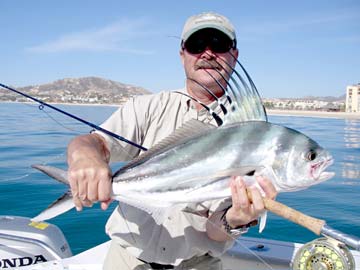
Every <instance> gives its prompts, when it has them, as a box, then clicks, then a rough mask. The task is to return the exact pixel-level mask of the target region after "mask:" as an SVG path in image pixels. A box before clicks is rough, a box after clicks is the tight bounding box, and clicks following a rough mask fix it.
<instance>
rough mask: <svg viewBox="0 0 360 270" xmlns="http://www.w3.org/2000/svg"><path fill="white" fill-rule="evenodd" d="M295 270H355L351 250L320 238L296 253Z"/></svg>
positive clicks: (327, 239) (293, 265)
mask: <svg viewBox="0 0 360 270" xmlns="http://www.w3.org/2000/svg"><path fill="white" fill-rule="evenodd" d="M292 269H293V270H354V269H355V261H354V257H353V256H352V254H351V252H350V250H349V249H348V248H347V247H346V246H345V245H344V244H343V243H341V242H338V241H336V240H334V239H331V238H325V237H324V238H318V239H315V240H314V241H311V242H309V243H306V244H304V245H303V246H302V247H301V248H300V249H299V250H298V251H297V253H296V255H295V258H294V261H293V263H292Z"/></svg>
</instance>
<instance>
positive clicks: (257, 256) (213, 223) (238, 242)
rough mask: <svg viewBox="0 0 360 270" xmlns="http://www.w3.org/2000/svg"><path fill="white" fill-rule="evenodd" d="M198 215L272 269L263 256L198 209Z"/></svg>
mask: <svg viewBox="0 0 360 270" xmlns="http://www.w3.org/2000/svg"><path fill="white" fill-rule="evenodd" d="M197 213H198V215H199V216H202V217H204V218H206V219H207V221H206V222H209V223H210V224H211V225H213V226H214V228H218V229H219V230H220V231H221V232H223V233H226V234H227V235H228V236H229V237H230V238H231V239H232V240H234V241H235V243H237V244H239V245H240V246H241V247H243V248H244V249H245V250H248V251H249V252H250V253H251V254H252V255H253V256H254V257H255V258H256V259H258V260H259V261H260V262H261V263H263V264H264V265H265V266H266V267H268V269H271V270H274V268H272V266H271V265H270V264H268V263H267V262H266V261H265V260H264V259H263V258H261V257H260V256H259V255H257V254H256V253H255V252H254V251H252V250H251V249H250V248H248V247H247V246H245V245H244V244H243V243H241V241H240V240H239V238H240V237H241V236H240V237H239V238H236V237H234V236H232V235H231V234H230V233H228V232H225V231H223V230H222V229H221V227H219V226H217V225H218V224H216V223H215V222H212V221H211V220H210V219H209V217H207V216H205V215H203V214H202V213H201V212H200V211H197Z"/></svg>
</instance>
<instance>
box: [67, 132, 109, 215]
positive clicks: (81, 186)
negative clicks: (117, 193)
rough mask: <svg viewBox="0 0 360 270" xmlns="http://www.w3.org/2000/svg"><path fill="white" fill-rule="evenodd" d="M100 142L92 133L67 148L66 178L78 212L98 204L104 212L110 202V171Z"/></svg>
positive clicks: (104, 150) (99, 138) (80, 137)
mask: <svg viewBox="0 0 360 270" xmlns="http://www.w3.org/2000/svg"><path fill="white" fill-rule="evenodd" d="M108 160H109V154H108V151H107V149H106V147H105V142H104V140H103V139H102V138H101V137H100V136H99V135H96V134H91V135H84V136H79V137H76V138H75V139H74V140H73V141H72V142H71V143H70V144H69V147H68V164H69V170H68V179H69V183H70V187H71V192H72V195H73V200H74V204H75V206H76V209H77V210H78V211H80V210H82V208H83V206H88V207H90V206H92V204H93V203H94V202H97V201H100V202H101V208H102V209H103V210H106V209H107V208H108V206H109V204H110V202H111V177H112V173H111V169H110V167H109V164H108Z"/></svg>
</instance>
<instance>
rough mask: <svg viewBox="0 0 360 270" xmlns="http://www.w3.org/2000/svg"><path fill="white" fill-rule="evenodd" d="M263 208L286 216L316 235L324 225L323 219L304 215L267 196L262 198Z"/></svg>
mask: <svg viewBox="0 0 360 270" xmlns="http://www.w3.org/2000/svg"><path fill="white" fill-rule="evenodd" d="M263 201H264V205H265V208H266V209H267V210H269V211H270V212H272V213H274V214H276V215H278V216H281V217H283V218H286V219H288V220H290V221H292V222H294V223H296V224H299V225H301V226H303V227H305V228H306V229H308V230H310V231H312V232H313V233H315V234H316V235H320V234H321V232H322V228H323V227H324V225H325V223H326V222H325V220H321V219H317V218H313V217H310V216H308V215H305V214H303V213H301V212H299V211H297V210H295V209H293V208H290V207H288V206H286V205H285V204H282V203H280V202H277V201H274V200H271V199H269V198H263Z"/></svg>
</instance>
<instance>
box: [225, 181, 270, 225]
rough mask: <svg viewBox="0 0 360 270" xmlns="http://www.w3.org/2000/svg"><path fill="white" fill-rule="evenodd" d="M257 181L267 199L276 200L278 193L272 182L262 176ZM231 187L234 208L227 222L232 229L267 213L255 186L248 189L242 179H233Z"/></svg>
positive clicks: (227, 216)
mask: <svg viewBox="0 0 360 270" xmlns="http://www.w3.org/2000/svg"><path fill="white" fill-rule="evenodd" d="M257 181H258V183H259V185H260V187H261V188H262V189H263V191H264V192H265V197H267V198H269V199H275V197H276V195H277V192H276V189H275V187H274V185H273V184H272V183H271V181H270V180H268V179H266V178H263V177H260V176H258V177H257ZM230 187H231V198H232V207H230V208H229V210H228V211H227V213H226V220H227V222H228V223H229V225H230V226H231V227H232V228H235V227H238V226H241V225H245V224H248V223H249V222H251V221H252V220H254V219H257V218H258V217H259V216H260V215H261V214H262V213H263V212H264V211H265V206H264V203H263V199H262V196H261V194H260V191H259V190H258V189H257V188H256V187H254V186H252V187H250V188H247V187H246V186H245V183H244V181H243V179H242V177H240V176H236V177H232V178H231V183H230ZM248 192H249V194H248ZM249 195H250V196H249ZM250 197H251V198H250Z"/></svg>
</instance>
